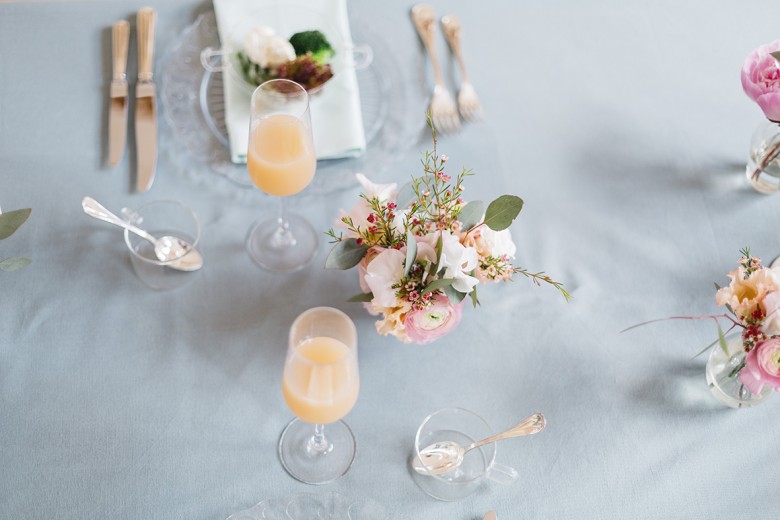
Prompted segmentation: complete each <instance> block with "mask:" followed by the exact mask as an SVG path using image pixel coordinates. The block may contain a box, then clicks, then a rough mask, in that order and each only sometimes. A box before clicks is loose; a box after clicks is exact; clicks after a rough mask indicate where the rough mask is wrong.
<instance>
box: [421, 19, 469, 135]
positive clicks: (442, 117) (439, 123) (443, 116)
mask: <svg viewBox="0 0 780 520" xmlns="http://www.w3.org/2000/svg"><path fill="white" fill-rule="evenodd" d="M412 21H413V22H414V27H415V28H416V29H417V34H419V35H420V39H421V40H422V42H423V45H425V49H426V50H427V51H428V56H430V58H431V65H432V66H433V77H434V81H435V86H434V87H433V95H432V96H431V105H430V110H431V118H432V119H433V126H434V127H436V129H437V130H439V131H441V132H444V133H452V132H456V131H458V130H459V129H460V119H459V118H458V110H457V107H456V106H455V101H454V100H453V99H452V96H451V95H450V93H449V92H448V91H447V87H446V86H445V85H444V78H443V77H442V74H441V67H440V66H439V58H438V55H437V52H436V42H435V41H434V38H435V35H436V13H435V12H434V11H433V8H432V7H431V6H430V5H427V4H418V5H415V6H414V7H413V8H412Z"/></svg>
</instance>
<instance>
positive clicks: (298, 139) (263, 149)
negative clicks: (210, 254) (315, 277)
mask: <svg viewBox="0 0 780 520" xmlns="http://www.w3.org/2000/svg"><path fill="white" fill-rule="evenodd" d="M247 169H248V170H249V177H250V178H251V179H252V182H253V183H254V184H255V186H257V187H258V188H260V189H261V190H262V191H264V192H265V193H267V194H269V195H273V196H276V197H279V201H280V202H279V214H278V216H277V217H276V218H274V219H269V220H264V221H261V222H259V223H257V224H255V226H254V227H253V228H252V229H251V231H250V232H249V237H248V238H247V249H248V250H249V255H250V256H251V257H252V259H253V260H254V261H255V262H256V263H257V264H258V265H259V266H260V267H263V268H265V269H268V270H269V271H278V272H292V271H298V270H300V269H302V268H303V267H304V266H305V265H306V264H307V263H308V262H309V261H310V260H311V259H312V258H313V257H314V255H315V253H316V252H317V233H316V231H315V230H314V228H313V227H312V226H311V224H309V222H308V221H307V220H306V219H304V218H302V217H300V216H297V215H288V214H287V211H286V197H288V196H290V195H294V194H296V193H298V192H300V191H302V190H303V189H304V188H306V186H308V185H309V183H311V181H312V179H313V178H314V172H315V170H316V169H317V157H316V155H315V152H314V140H313V137H312V130H311V114H310V111H309V95H308V93H307V92H306V90H305V89H304V88H303V87H302V86H301V85H299V84H298V83H295V82H294V81H289V80H286V79H274V80H270V81H266V82H265V83H263V84H262V85H260V86H259V87H257V88H256V89H255V91H254V92H253V93H252V101H251V114H250V120H249V146H248V148H247Z"/></svg>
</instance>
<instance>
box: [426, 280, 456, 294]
mask: <svg viewBox="0 0 780 520" xmlns="http://www.w3.org/2000/svg"><path fill="white" fill-rule="evenodd" d="M454 282H455V279H454V278H439V279H438V280H434V281H432V282H431V283H429V284H428V285H427V286H426V287H425V289H423V292H422V293H423V294H428V293H431V292H433V291H435V290H437V289H444V288H445V287H447V286H449V285H452V284H453V283H454Z"/></svg>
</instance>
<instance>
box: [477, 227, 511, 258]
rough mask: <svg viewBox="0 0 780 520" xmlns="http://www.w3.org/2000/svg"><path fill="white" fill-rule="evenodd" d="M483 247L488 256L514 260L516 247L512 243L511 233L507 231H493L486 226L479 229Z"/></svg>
mask: <svg viewBox="0 0 780 520" xmlns="http://www.w3.org/2000/svg"><path fill="white" fill-rule="evenodd" d="M480 234H481V239H482V242H483V245H484V247H485V248H486V249H487V250H488V251H489V252H490V256H494V257H496V258H501V257H502V256H503V255H506V256H508V257H509V258H514V257H515V253H516V252H517V247H516V246H515V243H514V242H513V241H512V233H510V232H509V230H508V229H503V230H501V231H493V230H492V229H490V228H489V227H487V226H482V228H481V229H480Z"/></svg>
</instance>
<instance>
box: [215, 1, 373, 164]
mask: <svg viewBox="0 0 780 520" xmlns="http://www.w3.org/2000/svg"><path fill="white" fill-rule="evenodd" d="M214 12H215V14H216V17H217V30H218V31H219V35H220V41H221V42H222V50H223V51H224V52H225V53H226V54H225V57H224V60H225V61H226V62H229V61H230V60H231V57H230V55H229V54H233V53H235V52H236V51H238V50H239V49H241V47H242V44H243V39H244V35H245V34H246V32H247V31H249V30H250V29H251V28H253V27H255V26H258V25H265V26H268V27H271V28H273V29H274V30H275V31H276V33H277V34H278V35H280V36H282V37H284V38H289V37H290V36H292V35H293V34H295V33H296V32H300V31H307V30H319V31H322V32H323V33H324V34H325V37H326V38H328V41H330V43H331V45H333V48H334V49H335V50H336V55H335V56H334V57H333V59H332V60H331V66H332V67H333V77H332V78H331V79H330V80H329V81H328V82H327V84H326V85H325V87H324V88H323V89H322V90H321V91H320V92H319V93H317V94H315V95H313V96H312V97H311V98H310V107H311V119H312V129H313V132H314V146H315V148H316V150H317V158H318V159H337V158H344V157H357V156H359V155H361V154H362V153H363V152H364V151H365V149H366V137H365V133H364V131H363V117H362V115H361V113H360V93H359V91H358V83H357V76H356V75H355V67H354V57H353V55H352V50H351V49H352V45H353V44H352V35H351V33H350V29H349V19H348V17H347V2H346V0H306V1H305V2H295V1H290V0H281V1H280V0H214ZM227 66H228V67H230V64H228V65H227ZM239 74H240V73H239V72H234V71H230V70H226V71H225V73H224V74H223V76H222V77H223V83H224V92H225V122H226V125H227V129H228V135H229V138H230V156H231V159H232V161H233V162H234V163H245V162H246V152H247V143H248V139H249V100H250V97H251V93H250V92H249V91H248V90H247V88H246V87H245V85H242V84H241V80H240V79H239V78H240V76H238V75H239Z"/></svg>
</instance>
